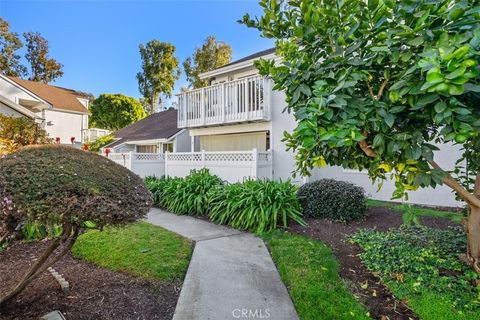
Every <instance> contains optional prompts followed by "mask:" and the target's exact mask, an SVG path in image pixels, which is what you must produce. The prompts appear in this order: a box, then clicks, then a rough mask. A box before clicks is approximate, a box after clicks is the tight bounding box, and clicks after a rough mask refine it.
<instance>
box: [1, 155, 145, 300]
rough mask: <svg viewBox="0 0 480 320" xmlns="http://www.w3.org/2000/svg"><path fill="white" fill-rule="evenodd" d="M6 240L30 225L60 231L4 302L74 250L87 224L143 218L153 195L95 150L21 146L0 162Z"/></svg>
mask: <svg viewBox="0 0 480 320" xmlns="http://www.w3.org/2000/svg"><path fill="white" fill-rule="evenodd" d="M0 167H1V168H2V170H1V171H0V199H2V200H1V202H0V214H1V215H0V225H1V227H0V230H2V232H5V234H6V236H4V235H3V234H2V235H0V238H1V239H2V240H5V239H11V240H14V239H17V237H16V233H17V232H19V230H20V228H18V227H19V226H20V225H22V224H24V223H27V222H34V223H38V224H40V225H43V226H48V227H52V228H54V226H57V227H60V228H61V233H60V234H59V235H58V236H57V237H54V238H53V239H52V241H51V242H50V243H49V246H48V247H47V248H46V249H45V250H44V251H43V253H41V255H40V257H39V258H38V259H37V260H36V262H35V263H34V264H32V265H31V267H30V269H29V270H28V271H27V272H26V273H25V275H24V276H23V277H21V278H20V279H19V280H18V282H17V283H16V284H15V285H14V286H13V287H12V288H11V289H10V290H9V291H7V292H6V294H5V295H4V296H2V297H1V298H0V304H3V303H4V302H6V301H8V300H10V299H12V298H13V297H14V296H15V295H17V294H19V293H20V292H21V291H22V290H23V289H24V288H25V287H26V286H27V285H28V284H29V283H30V282H32V281H33V280H34V279H35V278H36V277H38V276H39V275H41V274H42V273H43V272H44V271H45V270H46V269H47V268H48V267H50V266H52V265H53V264H55V263H56V262H57V261H58V260H60V259H61V258H62V257H63V256H64V255H65V254H66V253H67V252H69V250H70V249H71V247H72V246H73V244H74V243H75V241H76V239H77V237H78V235H79V234H80V233H81V232H82V231H83V229H84V227H85V224H86V223H93V224H92V226H93V227H95V228H100V229H101V228H103V227H104V226H105V225H107V224H108V225H122V224H126V223H129V222H134V221H136V220H137V219H139V218H142V217H143V216H144V215H145V214H146V213H147V212H148V210H149V209H150V206H151V203H152V200H151V194H150V192H149V191H148V189H147V188H146V187H145V185H144V183H143V181H142V179H141V178H140V177H138V176H137V175H135V174H134V173H132V172H131V171H129V170H128V169H125V168H124V167H122V166H120V165H117V164H114V163H112V162H111V161H110V160H108V159H106V158H105V157H102V156H100V155H97V154H94V153H92V152H86V151H82V150H78V149H75V148H72V147H66V146H60V145H45V146H35V147H26V148H22V149H20V150H19V151H17V152H15V153H12V154H9V155H6V156H4V157H2V158H0Z"/></svg>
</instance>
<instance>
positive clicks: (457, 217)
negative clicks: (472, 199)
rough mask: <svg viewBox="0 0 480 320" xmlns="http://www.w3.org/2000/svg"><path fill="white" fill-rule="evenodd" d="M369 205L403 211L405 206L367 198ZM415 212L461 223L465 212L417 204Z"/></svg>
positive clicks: (413, 206)
mask: <svg viewBox="0 0 480 320" xmlns="http://www.w3.org/2000/svg"><path fill="white" fill-rule="evenodd" d="M367 206H368V207H383V208H389V209H392V210H394V211H398V212H403V206H404V205H402V204H399V203H393V202H388V201H381V200H373V199H367ZM412 208H413V210H414V212H415V213H416V214H417V215H419V216H431V217H440V218H446V219H450V220H452V221H453V222H456V223H460V222H461V221H462V219H463V214H462V213H461V212H452V211H443V210H436V209H430V208H424V207H420V206H416V205H412Z"/></svg>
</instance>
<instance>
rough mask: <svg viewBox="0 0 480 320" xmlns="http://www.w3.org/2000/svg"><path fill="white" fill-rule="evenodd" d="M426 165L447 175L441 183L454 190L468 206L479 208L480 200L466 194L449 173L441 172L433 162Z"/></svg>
mask: <svg viewBox="0 0 480 320" xmlns="http://www.w3.org/2000/svg"><path fill="white" fill-rule="evenodd" d="M428 163H429V164H430V165H431V166H432V167H433V168H434V169H437V170H441V171H443V172H445V173H446V174H447V175H446V176H445V178H443V183H445V184H446V185H447V186H449V187H450V188H452V189H453V190H455V191H456V192H457V193H458V195H459V196H460V197H461V198H462V199H463V200H465V202H467V203H468V204H469V205H471V206H474V207H477V208H480V199H478V198H477V197H476V196H475V195H473V194H471V193H470V192H468V190H467V189H465V188H464V187H463V186H462V185H461V184H460V183H458V181H457V180H455V179H454V178H453V177H452V176H451V175H450V174H449V173H447V172H446V171H445V170H443V169H442V168H441V167H440V166H439V165H438V164H437V163H436V162H435V161H433V160H429V161H428ZM477 179H479V177H478V176H477Z"/></svg>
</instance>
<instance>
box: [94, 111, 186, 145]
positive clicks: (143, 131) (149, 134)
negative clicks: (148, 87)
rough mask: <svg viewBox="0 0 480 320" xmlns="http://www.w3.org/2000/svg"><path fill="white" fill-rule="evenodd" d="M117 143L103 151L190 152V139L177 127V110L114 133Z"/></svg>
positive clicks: (147, 118)
mask: <svg viewBox="0 0 480 320" xmlns="http://www.w3.org/2000/svg"><path fill="white" fill-rule="evenodd" d="M113 136H114V138H115V141H114V142H112V143H110V144H108V145H106V146H104V147H103V148H102V149H103V150H105V149H106V148H109V149H111V151H112V152H113V153H125V152H136V153H165V152H184V151H189V150H190V137H189V136H188V133H187V132H186V130H184V129H180V128H178V126H177V110H174V109H169V110H166V111H162V112H158V113H154V114H151V115H149V116H148V117H146V118H144V119H142V120H140V121H137V122H135V123H132V124H131V125H129V126H126V127H125V128H122V129H120V130H118V131H116V132H114V133H113Z"/></svg>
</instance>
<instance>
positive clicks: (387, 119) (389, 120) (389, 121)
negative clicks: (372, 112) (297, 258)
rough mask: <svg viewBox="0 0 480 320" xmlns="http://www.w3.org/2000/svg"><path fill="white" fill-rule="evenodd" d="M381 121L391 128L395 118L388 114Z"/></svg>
mask: <svg viewBox="0 0 480 320" xmlns="http://www.w3.org/2000/svg"><path fill="white" fill-rule="evenodd" d="M383 120H384V121H385V123H386V124H387V125H388V126H389V127H390V128H391V127H392V126H393V123H394V122H395V116H394V115H393V114H391V113H389V114H387V115H386V116H385V117H384V118H383Z"/></svg>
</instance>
